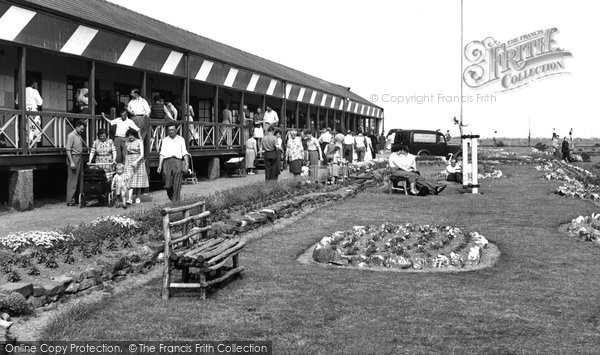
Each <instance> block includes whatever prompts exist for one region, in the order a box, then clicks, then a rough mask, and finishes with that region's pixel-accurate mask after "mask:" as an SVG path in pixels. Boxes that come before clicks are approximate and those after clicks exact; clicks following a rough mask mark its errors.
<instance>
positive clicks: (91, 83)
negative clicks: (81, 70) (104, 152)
mask: <svg viewBox="0 0 600 355" xmlns="http://www.w3.org/2000/svg"><path fill="white" fill-rule="evenodd" d="M88 94H89V95H88V106H89V109H90V119H89V121H88V122H89V124H88V129H89V130H90V131H89V133H90V138H91V140H92V141H93V140H94V138H95V137H96V120H95V119H94V116H95V114H96V61H95V60H92V61H91V62H90V75H89V79H88Z"/></svg>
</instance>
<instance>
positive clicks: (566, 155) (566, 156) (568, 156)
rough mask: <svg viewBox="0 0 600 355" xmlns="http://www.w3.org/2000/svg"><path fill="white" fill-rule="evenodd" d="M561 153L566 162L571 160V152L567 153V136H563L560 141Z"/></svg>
mask: <svg viewBox="0 0 600 355" xmlns="http://www.w3.org/2000/svg"><path fill="white" fill-rule="evenodd" d="M562 155H563V159H564V160H566V161H568V162H571V161H573V160H572V159H571V154H569V141H568V140H567V137H565V139H563V142H562Z"/></svg>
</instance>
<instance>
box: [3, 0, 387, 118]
mask: <svg viewBox="0 0 600 355" xmlns="http://www.w3.org/2000/svg"><path fill="white" fill-rule="evenodd" d="M14 2H15V3H20V4H23V5H26V6H29V7H33V8H36V9H40V10H43V11H44V12H47V13H52V14H56V15H59V16H62V17H67V18H71V19H73V20H76V21H79V22H85V23H88V24H91V25H93V26H95V27H99V28H106V29H109V30H111V31H115V32H122V33H127V35H128V36H131V37H133V38H140V39H144V40H145V41H148V42H158V43H160V44H162V45H166V46H168V47H175V48H178V49H181V50H183V51H188V52H192V53H196V54H199V55H202V56H207V57H210V58H213V59H216V60H218V61H223V62H226V63H228V64H231V65H235V66H239V67H240V68H245V69H249V70H254V71H257V72H261V73H263V74H266V75H270V76H272V77H275V78H279V79H283V80H286V81H288V82H290V83H296V84H300V85H303V86H307V87H310V88H313V89H317V90H321V91H324V92H326V93H329V94H332V95H336V96H339V97H342V98H346V97H347V98H349V99H350V100H352V101H354V102H359V103H363V104H367V105H370V106H374V107H378V108H381V107H380V106H377V105H374V104H373V103H371V102H370V101H368V100H366V99H364V98H362V97H361V96H359V95H357V94H356V93H354V92H352V91H350V89H349V88H347V87H344V86H341V85H338V84H334V83H331V82H328V81H326V80H323V79H320V78H317V77H315V76H312V75H309V74H306V73H304V72H301V71H299V70H296V69H293V68H290V67H287V66H285V65H282V64H279V63H276V62H273V61H271V60H268V59H265V58H262V57H259V56H257V55H254V54H251V53H248V52H245V51H242V50H240V49H237V48H234V47H231V46H228V45H226V44H223V43H220V42H217V41H213V40H211V39H209V38H206V37H202V36H200V35H198V34H195V33H192V32H189V31H186V30H183V29H181V28H178V27H175V26H172V25H169V24H167V23H164V22H161V21H159V20H156V19H153V18H151V17H148V16H145V15H142V14H139V13H137V12H135V11H132V10H129V9H127V8H124V7H122V6H119V5H116V4H113V3H111V2H108V1H106V0H76V1H73V0H15V1H14Z"/></svg>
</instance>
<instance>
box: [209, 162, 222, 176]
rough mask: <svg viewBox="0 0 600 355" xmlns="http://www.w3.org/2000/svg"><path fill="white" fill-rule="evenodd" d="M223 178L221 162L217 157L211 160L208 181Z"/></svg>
mask: <svg viewBox="0 0 600 355" xmlns="http://www.w3.org/2000/svg"><path fill="white" fill-rule="evenodd" d="M220 177H221V161H220V160H219V158H217V157H213V158H209V161H208V179H209V180H215V179H218V178H220Z"/></svg>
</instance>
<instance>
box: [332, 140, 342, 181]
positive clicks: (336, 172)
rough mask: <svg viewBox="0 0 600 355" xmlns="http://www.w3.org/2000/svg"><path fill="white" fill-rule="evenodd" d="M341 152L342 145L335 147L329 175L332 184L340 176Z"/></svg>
mask: <svg viewBox="0 0 600 355" xmlns="http://www.w3.org/2000/svg"><path fill="white" fill-rule="evenodd" d="M340 152H341V149H340V147H335V148H334V149H333V157H332V158H331V163H330V165H329V177H330V179H331V183H332V184H335V182H336V179H337V178H338V177H340V163H341V161H342V156H341V153H340Z"/></svg>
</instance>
